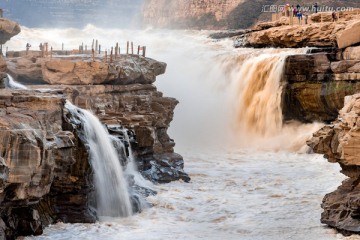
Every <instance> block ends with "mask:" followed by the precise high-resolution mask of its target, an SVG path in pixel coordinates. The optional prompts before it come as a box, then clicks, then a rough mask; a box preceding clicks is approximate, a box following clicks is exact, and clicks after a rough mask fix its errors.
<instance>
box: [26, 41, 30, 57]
mask: <svg viewBox="0 0 360 240" xmlns="http://www.w3.org/2000/svg"><path fill="white" fill-rule="evenodd" d="M30 47H31V45H30V43H27V44H26V55H28V53H29V49H30Z"/></svg>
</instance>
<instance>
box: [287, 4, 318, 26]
mask: <svg viewBox="0 0 360 240" xmlns="http://www.w3.org/2000/svg"><path fill="white" fill-rule="evenodd" d="M316 9H317V7H316ZM284 10H285V14H286V16H287V17H291V15H292V16H293V17H295V18H296V17H297V18H298V20H299V24H301V20H302V19H303V18H304V20H305V24H307V23H308V18H309V14H307V13H306V12H305V13H303V12H302V11H301V6H300V5H299V4H298V5H296V7H295V6H294V5H292V6H291V7H290V4H286V5H285V9H284Z"/></svg>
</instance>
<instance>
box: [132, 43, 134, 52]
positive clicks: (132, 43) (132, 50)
mask: <svg viewBox="0 0 360 240" xmlns="http://www.w3.org/2000/svg"><path fill="white" fill-rule="evenodd" d="M131 54H134V43H133V42H131Z"/></svg>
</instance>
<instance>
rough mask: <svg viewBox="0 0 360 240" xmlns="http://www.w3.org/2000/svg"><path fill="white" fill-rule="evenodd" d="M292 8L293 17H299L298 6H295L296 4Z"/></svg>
mask: <svg viewBox="0 0 360 240" xmlns="http://www.w3.org/2000/svg"><path fill="white" fill-rule="evenodd" d="M292 9H293V17H297V10H296V7H294V5H292Z"/></svg>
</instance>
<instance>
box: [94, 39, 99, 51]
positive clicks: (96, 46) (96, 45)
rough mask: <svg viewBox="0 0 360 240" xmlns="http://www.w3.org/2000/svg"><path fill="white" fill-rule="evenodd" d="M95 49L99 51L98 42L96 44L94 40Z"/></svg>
mask: <svg viewBox="0 0 360 240" xmlns="http://www.w3.org/2000/svg"><path fill="white" fill-rule="evenodd" d="M95 49H96V50H98V49H99V42H98V40H97V39H96V41H95Z"/></svg>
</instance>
